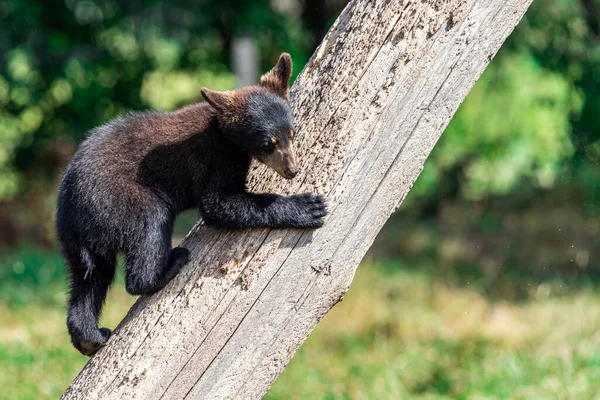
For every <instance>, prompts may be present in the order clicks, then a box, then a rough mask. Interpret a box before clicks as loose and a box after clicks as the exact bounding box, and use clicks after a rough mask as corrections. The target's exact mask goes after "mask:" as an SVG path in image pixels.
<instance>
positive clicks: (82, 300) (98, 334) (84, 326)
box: [67, 250, 116, 356]
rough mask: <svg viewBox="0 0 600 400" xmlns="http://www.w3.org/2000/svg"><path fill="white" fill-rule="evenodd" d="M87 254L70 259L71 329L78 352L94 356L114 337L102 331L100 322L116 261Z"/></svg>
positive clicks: (105, 330) (68, 320)
mask: <svg viewBox="0 0 600 400" xmlns="http://www.w3.org/2000/svg"><path fill="white" fill-rule="evenodd" d="M86 252H87V250H82V252H81V253H82V255H78V257H68V260H69V273H70V277H71V288H70V294H69V304H68V306H69V310H68V316H67V327H68V329H69V334H70V335H71V342H72V343H73V345H74V346H75V348H76V349H77V350H79V351H80V352H81V353H82V354H84V355H87V356H92V355H93V354H95V353H96V352H97V351H98V350H99V349H100V347H102V346H104V344H106V342H107V340H108V338H109V337H110V333H111V332H110V330H109V329H106V328H98V318H99V317H100V313H101V311H102V305H103V304H104V300H105V298H106V293H107V292H108V288H109V287H110V285H111V283H112V281H113V279H114V276H115V265H116V257H115V256H114V255H112V256H110V257H98V256H89V255H86V254H87V253H86ZM86 259H87V260H86Z"/></svg>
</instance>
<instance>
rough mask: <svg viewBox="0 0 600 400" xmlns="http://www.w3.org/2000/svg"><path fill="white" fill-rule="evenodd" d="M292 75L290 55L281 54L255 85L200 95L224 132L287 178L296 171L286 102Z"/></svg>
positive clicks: (291, 123) (294, 174) (206, 91)
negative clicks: (213, 111) (214, 112)
mask: <svg viewBox="0 0 600 400" xmlns="http://www.w3.org/2000/svg"><path fill="white" fill-rule="evenodd" d="M291 76H292V58H291V57H290V55H289V54H287V53H283V54H282V55H281V56H280V57H279V61H278V62H277V65H275V67H273V69H271V70H270V71H269V72H267V73H266V74H265V75H263V76H262V77H261V78H260V83H259V84H258V85H255V86H247V87H243V88H240V89H237V90H232V91H229V92H215V91H213V90H210V89H207V88H202V96H204V99H205V100H206V101H207V102H208V104H210V105H211V106H212V107H213V108H214V109H215V111H216V114H217V118H218V121H219V127H220V129H221V131H222V132H223V135H224V136H225V137H226V138H227V139H228V140H230V141H231V142H232V143H234V144H235V145H236V146H238V148H240V149H241V150H242V151H244V152H245V153H247V154H249V155H251V156H252V157H254V158H256V159H258V160H259V161H261V162H262V163H264V164H266V165H268V166H269V167H271V168H273V169H274V170H275V171H276V172H277V173H278V174H279V175H281V176H283V177H284V178H286V179H292V178H293V177H294V176H296V174H297V173H298V166H297V164H296V156H295V153H294V146H293V140H294V134H295V131H294V116H293V115H292V110H291V108H290V103H289V81H290V77H291Z"/></svg>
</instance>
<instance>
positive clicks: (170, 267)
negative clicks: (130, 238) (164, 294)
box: [125, 218, 190, 295]
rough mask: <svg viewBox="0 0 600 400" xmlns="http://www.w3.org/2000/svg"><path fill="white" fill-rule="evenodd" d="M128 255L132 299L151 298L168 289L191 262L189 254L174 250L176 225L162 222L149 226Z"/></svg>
mask: <svg viewBox="0 0 600 400" xmlns="http://www.w3.org/2000/svg"><path fill="white" fill-rule="evenodd" d="M146 226H147V228H146V231H145V232H143V234H141V235H139V236H138V238H137V240H136V241H135V242H134V243H131V244H130V245H129V249H128V250H127V251H126V252H125V258H126V272H125V287H126V289H127V292H129V293H130V294H132V295H151V294H154V293H156V292H158V291H159V290H161V289H162V288H163V287H165V286H166V285H167V283H169V282H170V281H171V279H173V278H174V277H175V275H177V273H178V272H179V269H180V268H181V267H182V266H183V265H184V264H185V263H186V262H187V261H188V260H189V254H190V253H189V250H188V249H186V248H183V247H176V248H174V249H171V236H172V233H173V221H172V220H169V219H166V220H165V221H164V222H162V223H160V219H159V218H155V219H153V223H149V224H147V225H146Z"/></svg>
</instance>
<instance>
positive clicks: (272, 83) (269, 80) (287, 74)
mask: <svg viewBox="0 0 600 400" xmlns="http://www.w3.org/2000/svg"><path fill="white" fill-rule="evenodd" d="M291 77H292V57H290V55H289V54H288V53H283V54H281V56H279V61H278V62H277V65H276V66H274V67H273V69H272V70H270V71H269V72H267V73H266V74H264V75H263V76H261V78H260V85H261V86H264V87H266V88H267V89H270V90H272V91H274V92H275V93H277V94H280V95H281V96H284V97H286V98H287V97H288V96H289V93H290V86H289V83H290V78H291Z"/></svg>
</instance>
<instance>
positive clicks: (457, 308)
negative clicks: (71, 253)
mask: <svg viewBox="0 0 600 400" xmlns="http://www.w3.org/2000/svg"><path fill="white" fill-rule="evenodd" d="M26 253H27V254H26ZM15 260H17V261H15ZM57 260H58V259H57V258H56V257H55V255H52V254H45V253H36V252H35V251H32V252H25V251H23V252H22V253H19V254H17V255H15V256H14V257H13V258H11V259H8V258H5V259H4V261H3V262H2V263H1V264H0V268H1V271H3V272H0V273H1V275H0V277H1V278H2V279H1V280H0V292H1V293H3V294H2V295H0V321H2V324H1V326H0V387H1V388H2V389H1V393H0V397H1V398H7V399H53V398H58V397H59V396H60V395H61V393H62V392H63V390H64V389H65V388H66V387H67V386H68V385H69V383H70V382H71V380H72V379H73V378H74V377H75V375H76V374H77V373H78V372H79V370H80V369H81V368H82V367H83V366H84V365H85V362H86V360H87V358H86V357H83V356H81V355H79V354H78V353H77V352H76V351H75V350H74V349H73V348H72V347H71V345H70V343H69V339H68V336H67V333H66V329H65V325H64V320H65V309H64V299H65V285H64V284H63V283H62V279H63V276H64V275H63V272H61V271H62V269H53V268H54V267H55V266H56V265H54V264H52V263H58V264H57V265H59V264H60V261H57ZM18 262H22V263H23V265H20V264H19V265H17V267H16V268H14V263H18ZM48 263H50V264H48ZM42 265H45V267H44V268H47V269H50V271H51V273H48V272H45V273H44V274H45V275H44V276H47V280H44V279H46V278H44V279H42V277H40V274H38V273H36V268H42ZM53 265H54V267H53ZM42 269H43V268H42ZM38 271H39V270H38ZM52 271H54V272H52ZM9 288H10V289H9ZM11 293H12V294H11ZM134 300H135V299H134V298H133V297H131V296H128V295H127V294H126V293H125V291H124V289H123V286H122V284H120V283H119V284H117V285H116V287H115V288H114V289H113V290H112V291H111V293H110V298H109V300H108V302H107V307H106V310H105V314H104V317H103V324H104V325H105V326H109V327H114V326H115V325H116V324H117V323H118V321H119V320H120V319H121V318H122V317H123V316H124V314H125V313H126V311H127V309H128V307H129V306H130V305H131V304H132V303H133V301H134ZM598 382H600V292H599V291H597V290H595V289H593V288H585V289H582V290H578V291H576V290H570V291H566V292H565V291H560V287H559V285H558V284H557V285H552V284H548V283H544V284H541V285H537V286H536V287H532V289H531V296H529V300H527V301H520V302H509V301H491V300H489V298H487V297H485V296H484V295H482V291H481V288H479V287H477V286H475V285H469V284H468V283H463V285H462V286H457V285H448V284H443V283H440V282H439V281H437V280H434V279H432V276H431V274H430V273H428V272H419V271H418V270H416V269H410V270H408V269H405V268H403V267H402V266H399V265H397V264H393V263H386V264H385V265H381V264H375V265H372V264H370V263H368V262H366V263H363V265H362V266H361V267H360V268H359V271H358V273H357V275H356V278H355V280H354V284H353V287H352V289H351V290H350V292H349V293H348V294H347V295H346V298H345V300H344V301H343V302H342V303H340V304H339V305H338V306H336V307H335V308H334V309H333V310H332V312H331V313H330V314H329V315H328V316H327V317H326V318H325V319H324V320H323V321H322V322H321V323H320V324H319V326H318V327H317V328H316V330H315V331H314V333H313V335H311V336H310V338H309V339H308V340H307V342H306V343H305V344H304V346H303V347H302V349H301V350H300V351H299V353H298V354H297V355H296V356H295V357H294V358H293V359H292V361H291V362H290V364H289V365H288V367H287V368H286V370H285V371H284V373H283V374H282V375H281V376H280V378H279V379H278V380H277V382H276V383H275V385H274V386H273V387H272V388H271V390H270V391H269V393H268V394H267V397H266V398H267V399H271V400H274V399H292V400H293V399H467V398H468V399H578V400H579V399H595V398H600V385H598V384H597V383H598Z"/></svg>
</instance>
